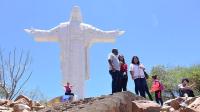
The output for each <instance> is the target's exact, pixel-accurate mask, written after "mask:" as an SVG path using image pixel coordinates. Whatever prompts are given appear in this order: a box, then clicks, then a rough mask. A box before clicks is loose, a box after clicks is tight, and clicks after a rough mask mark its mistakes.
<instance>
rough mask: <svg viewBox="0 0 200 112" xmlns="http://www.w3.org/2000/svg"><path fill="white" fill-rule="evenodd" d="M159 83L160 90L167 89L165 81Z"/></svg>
mask: <svg viewBox="0 0 200 112" xmlns="http://www.w3.org/2000/svg"><path fill="white" fill-rule="evenodd" d="M159 84H160V90H161V91H163V90H164V89H165V87H164V85H163V83H161V82H159Z"/></svg>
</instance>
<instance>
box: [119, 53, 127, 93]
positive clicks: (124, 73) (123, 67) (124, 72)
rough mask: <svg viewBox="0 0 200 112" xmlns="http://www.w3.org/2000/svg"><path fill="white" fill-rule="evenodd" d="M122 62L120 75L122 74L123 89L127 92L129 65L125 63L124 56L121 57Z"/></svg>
mask: <svg viewBox="0 0 200 112" xmlns="http://www.w3.org/2000/svg"><path fill="white" fill-rule="evenodd" d="M118 58H119V62H120V74H121V89H122V91H127V88H126V86H127V82H128V73H127V69H128V67H127V64H126V62H125V59H124V56H123V55H122V54H120V55H119V57H118Z"/></svg>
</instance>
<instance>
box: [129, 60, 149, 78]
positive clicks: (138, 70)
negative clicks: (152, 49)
mask: <svg viewBox="0 0 200 112" xmlns="http://www.w3.org/2000/svg"><path fill="white" fill-rule="evenodd" d="M143 69H144V65H143V64H140V65H139V66H138V65H136V64H130V71H132V72H133V73H134V76H133V78H134V79H137V78H145V75H144V70H143Z"/></svg>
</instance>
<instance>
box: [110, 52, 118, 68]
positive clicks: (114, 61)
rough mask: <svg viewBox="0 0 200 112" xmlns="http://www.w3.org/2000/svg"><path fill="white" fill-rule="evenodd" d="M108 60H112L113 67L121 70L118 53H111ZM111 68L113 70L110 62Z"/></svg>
mask: <svg viewBox="0 0 200 112" xmlns="http://www.w3.org/2000/svg"><path fill="white" fill-rule="evenodd" d="M108 60H111V62H112V65H113V67H114V68H115V70H119V71H120V63H119V59H118V55H117V56H116V55H115V54H113V53H110V54H109V55H108ZM109 70H112V67H111V66H110V64H109Z"/></svg>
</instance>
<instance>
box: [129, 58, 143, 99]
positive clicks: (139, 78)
mask: <svg viewBox="0 0 200 112" xmlns="http://www.w3.org/2000/svg"><path fill="white" fill-rule="evenodd" d="M144 69H145V68H144V65H143V64H140V61H139V58H138V57H137V56H133V58H132V61H131V64H130V74H131V77H132V79H133V80H134V83H135V93H136V94H137V95H139V94H140V96H142V97H145V84H146V79H145V75H144Z"/></svg>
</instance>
